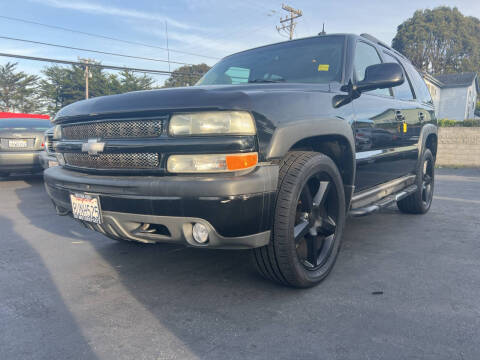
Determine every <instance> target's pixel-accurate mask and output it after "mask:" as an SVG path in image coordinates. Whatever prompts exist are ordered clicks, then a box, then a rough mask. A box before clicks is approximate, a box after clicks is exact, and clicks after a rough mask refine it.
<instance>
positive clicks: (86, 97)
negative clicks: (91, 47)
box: [78, 58, 94, 99]
mask: <svg viewBox="0 0 480 360" xmlns="http://www.w3.org/2000/svg"><path fill="white" fill-rule="evenodd" d="M78 60H80V61H83V62H84V63H85V99H88V79H89V78H91V77H92V73H91V72H90V70H89V67H88V64H90V63H93V62H94V61H93V60H92V59H82V58H78Z"/></svg>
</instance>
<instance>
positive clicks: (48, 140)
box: [45, 134, 55, 154]
mask: <svg viewBox="0 0 480 360" xmlns="http://www.w3.org/2000/svg"><path fill="white" fill-rule="evenodd" d="M45 148H46V149H47V153H50V154H53V153H54V152H55V148H54V146H53V134H48V135H47V136H46V137H45Z"/></svg>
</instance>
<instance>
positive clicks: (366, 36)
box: [360, 33, 410, 61]
mask: <svg viewBox="0 0 480 360" xmlns="http://www.w3.org/2000/svg"><path fill="white" fill-rule="evenodd" d="M360 36H361V37H363V38H365V39H367V40H370V41H371V42H373V43H375V44H377V45H380V46H382V47H384V48H386V49H388V50H390V51H392V52H394V53H395V54H397V55H398V56H401V57H402V58H404V59H405V60H408V59H407V58H406V57H405V55H403V54H402V53H400V52H398V51H397V50H395V49H393V48H392V47H391V46H388V45H387V44H385V43H384V42H383V41H380V40H378V39H377V38H376V37H375V36H372V35H370V34H366V33H363V34H360ZM408 61H410V60H408Z"/></svg>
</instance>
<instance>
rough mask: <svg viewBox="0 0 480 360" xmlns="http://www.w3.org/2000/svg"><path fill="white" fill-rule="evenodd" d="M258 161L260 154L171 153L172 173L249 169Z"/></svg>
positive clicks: (170, 169) (168, 162)
mask: <svg viewBox="0 0 480 360" xmlns="http://www.w3.org/2000/svg"><path fill="white" fill-rule="evenodd" d="M257 163H258V154H257V153H256V152H255V153H246V154H209V155H170V157H169V158H168V161H167V170H168V171H169V172H171V173H212V172H227V171H239V170H245V169H249V168H251V167H253V166H255V165H257Z"/></svg>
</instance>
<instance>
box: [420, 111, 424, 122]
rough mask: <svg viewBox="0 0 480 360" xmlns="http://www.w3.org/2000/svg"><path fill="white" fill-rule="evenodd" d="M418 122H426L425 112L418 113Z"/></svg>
mask: <svg viewBox="0 0 480 360" xmlns="http://www.w3.org/2000/svg"><path fill="white" fill-rule="evenodd" d="M418 120H420V121H424V120H425V113H423V112H421V111H420V112H419V113H418Z"/></svg>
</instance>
